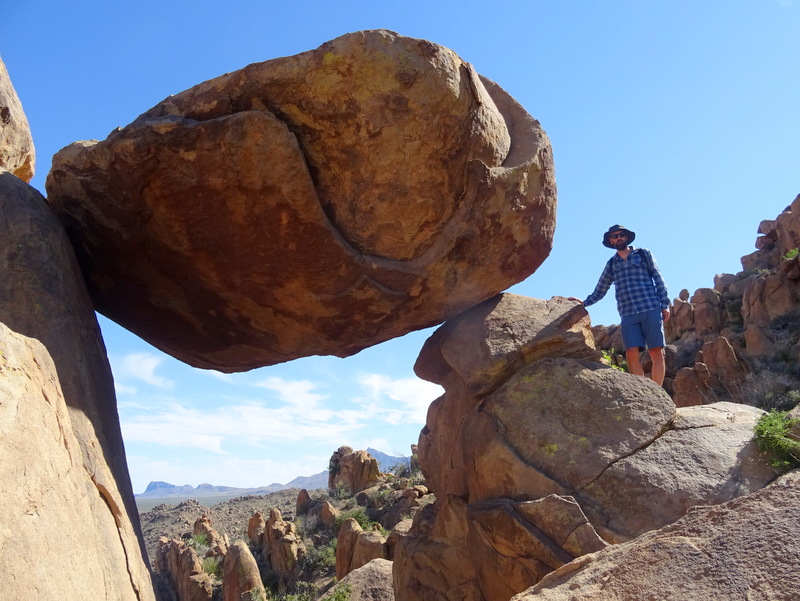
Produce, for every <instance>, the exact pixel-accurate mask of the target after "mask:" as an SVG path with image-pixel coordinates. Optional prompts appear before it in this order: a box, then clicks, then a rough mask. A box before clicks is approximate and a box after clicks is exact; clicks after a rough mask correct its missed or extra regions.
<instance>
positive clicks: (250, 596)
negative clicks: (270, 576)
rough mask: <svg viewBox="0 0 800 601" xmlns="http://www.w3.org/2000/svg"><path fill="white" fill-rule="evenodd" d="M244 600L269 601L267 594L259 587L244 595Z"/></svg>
mask: <svg viewBox="0 0 800 601" xmlns="http://www.w3.org/2000/svg"><path fill="white" fill-rule="evenodd" d="M242 599H247V600H248V601H267V595H266V592H265V591H264V590H262V589H260V588H258V587H253V588H251V589H250V590H249V591H245V592H244V593H242Z"/></svg>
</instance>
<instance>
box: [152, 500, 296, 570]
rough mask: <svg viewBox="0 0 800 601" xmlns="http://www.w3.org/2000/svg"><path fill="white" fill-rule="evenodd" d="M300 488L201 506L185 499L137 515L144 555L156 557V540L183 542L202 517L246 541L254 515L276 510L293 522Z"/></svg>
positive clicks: (233, 538) (233, 536)
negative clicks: (162, 538)
mask: <svg viewBox="0 0 800 601" xmlns="http://www.w3.org/2000/svg"><path fill="white" fill-rule="evenodd" d="M299 492H300V490H299V489H296V488H292V489H287V490H282V491H279V492H273V493H270V494H267V495H259V496H255V495H253V496H242V497H237V498H235V499H231V500H230V501H225V502H223V503H218V504H216V505H210V506H207V505H201V504H200V503H198V502H197V501H194V500H188V501H184V502H182V503H179V504H177V505H167V504H162V505H158V506H156V507H154V508H153V509H151V510H149V511H145V512H142V513H140V514H139V519H140V520H141V523H142V533H143V535H144V542H145V546H146V548H147V555H148V556H149V557H150V558H151V561H152V559H154V558H155V556H156V549H157V547H158V539H159V538H160V537H162V536H165V537H167V538H170V539H171V538H176V539H179V540H181V539H186V538H189V537H190V536H191V533H192V525H193V524H194V522H195V521H196V520H197V519H198V518H200V517H202V516H203V515H206V516H208V517H209V518H210V519H211V521H212V523H213V524H214V527H215V528H216V529H217V530H218V531H219V532H220V533H221V534H223V535H225V536H227V537H228V538H229V539H230V540H231V541H234V540H236V539H238V538H241V539H247V523H248V521H249V520H250V518H251V517H253V514H254V513H256V512H257V511H260V512H261V513H262V514H265V515H267V514H269V510H270V509H272V508H273V507H276V508H278V509H279V510H280V511H281V513H282V514H283V515H284V516H286V517H287V519H293V517H294V513H295V507H296V503H297V495H298V493H299Z"/></svg>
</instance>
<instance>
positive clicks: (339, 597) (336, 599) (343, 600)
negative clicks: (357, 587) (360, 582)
mask: <svg viewBox="0 0 800 601" xmlns="http://www.w3.org/2000/svg"><path fill="white" fill-rule="evenodd" d="M352 592H353V590H352V588H351V587H350V583H346V584H342V585H340V586H338V587H336V589H335V590H334V591H333V593H331V595H330V597H328V601H350V594H351V593H352Z"/></svg>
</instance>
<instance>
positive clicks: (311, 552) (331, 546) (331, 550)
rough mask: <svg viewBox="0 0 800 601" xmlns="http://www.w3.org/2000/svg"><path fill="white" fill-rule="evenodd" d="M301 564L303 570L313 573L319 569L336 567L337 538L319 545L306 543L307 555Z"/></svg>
mask: <svg viewBox="0 0 800 601" xmlns="http://www.w3.org/2000/svg"><path fill="white" fill-rule="evenodd" d="M302 561H303V563H302V565H301V568H302V571H303V572H305V573H311V572H314V571H317V570H322V571H328V570H331V569H333V568H335V567H336V539H335V538H334V539H331V540H330V541H328V542H327V543H325V544H323V545H319V546H316V547H315V546H311V545H306V555H305V557H304V558H303V560H302Z"/></svg>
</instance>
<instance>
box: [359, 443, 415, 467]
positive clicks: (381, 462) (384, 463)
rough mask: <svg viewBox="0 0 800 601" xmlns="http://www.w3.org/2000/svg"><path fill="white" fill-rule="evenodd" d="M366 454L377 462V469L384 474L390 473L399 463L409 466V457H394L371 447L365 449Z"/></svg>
mask: <svg viewBox="0 0 800 601" xmlns="http://www.w3.org/2000/svg"><path fill="white" fill-rule="evenodd" d="M367 453H369V454H370V455H372V456H373V457H374V458H375V459H376V460H377V461H378V468H379V469H380V470H381V472H384V473H385V472H388V471H391V469H392V468H393V467H394V466H396V465H397V464H400V463H402V464H404V465H411V458H410V457H402V456H400V457H395V456H393V455H387V454H386V453H383V452H381V451H378V450H377V449H373V448H371V447H367Z"/></svg>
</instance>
